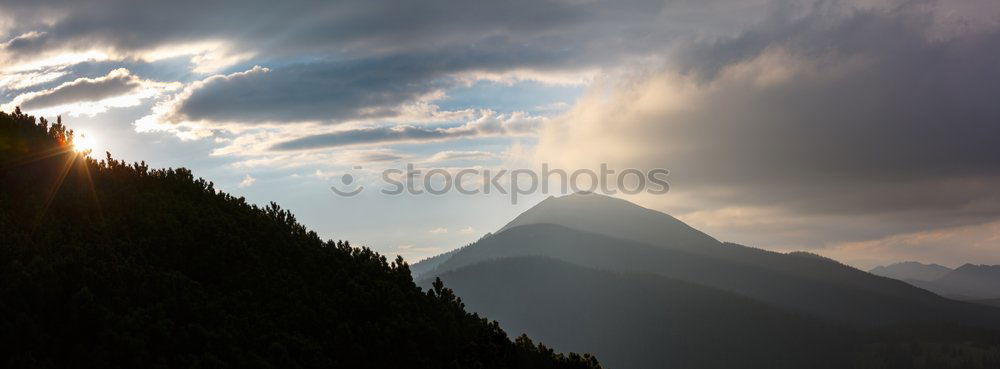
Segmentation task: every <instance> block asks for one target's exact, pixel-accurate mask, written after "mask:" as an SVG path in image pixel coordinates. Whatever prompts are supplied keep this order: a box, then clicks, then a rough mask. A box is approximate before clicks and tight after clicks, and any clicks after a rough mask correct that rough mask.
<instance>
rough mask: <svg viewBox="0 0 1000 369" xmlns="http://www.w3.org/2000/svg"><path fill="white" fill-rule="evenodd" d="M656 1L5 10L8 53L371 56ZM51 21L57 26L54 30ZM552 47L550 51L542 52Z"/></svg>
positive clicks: (15, 4)
mask: <svg viewBox="0 0 1000 369" xmlns="http://www.w3.org/2000/svg"><path fill="white" fill-rule="evenodd" d="M662 6H663V3H662V2H661V1H650V0H630V1H613V2H612V1H587V2H575V1H556V0H549V1H529V0H516V1H503V2H486V1H482V2H470V1H458V0H436V1H422V2H395V1H338V2H313V1H287V2H282V3H280V4H279V3H275V2H271V1H209V2H205V1H171V2H136V1H127V0H104V1H101V0H99V1H89V2H86V3H83V2H78V1H19V0H12V1H5V2H4V3H3V4H2V5H0V9H2V10H3V12H4V13H6V14H8V15H9V16H10V17H11V18H13V19H17V20H18V25H17V27H14V29H13V30H11V32H10V33H13V34H12V35H11V37H14V36H18V35H20V34H28V33H29V32H35V33H36V34H37V37H33V38H30V39H29V38H24V39H23V40H18V41H17V42H14V43H11V44H10V45H8V47H7V49H8V50H10V51H17V52H19V53H25V54H30V53H34V52H40V51H43V50H45V49H46V48H53V47H65V48H70V49H80V48H86V47H91V46H95V45H106V46H109V47H111V48H114V49H116V50H120V51H128V50H144V49H149V48H150V47H152V46H156V45H162V44H168V43H179V42H191V41H198V40H203V39H225V40H231V41H233V42H234V43H235V44H237V45H238V47H239V48H240V50H252V51H268V52H271V53H279V54H283V53H298V52H303V51H305V52H308V53H315V52H317V51H324V50H325V51H327V52H337V53H343V52H357V53H360V54H370V53H373V52H374V53H378V52H383V51H386V50H403V49H406V50H421V49H425V48H438V47H441V46H442V45H452V44H468V43H469V42H475V41H477V40H479V39H482V38H483V37H484V36H488V35H506V36H509V37H512V38H517V39H521V40H522V41H531V42H535V41H540V38H541V37H548V38H550V39H551V40H552V41H570V40H571V38H566V37H563V36H565V34H566V32H567V31H588V30H590V32H595V31H597V30H595V26H596V28H598V29H603V30H605V31H606V30H608V29H609V28H627V26H622V24H627V22H630V21H632V22H634V21H646V22H648V21H649V20H651V19H653V18H654V17H655V16H656V15H657V14H658V12H659V9H660V8H661V7H662ZM53 19H56V21H55V22H51V20H53ZM549 46H554V45H549Z"/></svg>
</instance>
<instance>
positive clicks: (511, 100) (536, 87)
mask: <svg viewBox="0 0 1000 369" xmlns="http://www.w3.org/2000/svg"><path fill="white" fill-rule="evenodd" d="M585 88H586V86H583V85H578V86H577V85H551V84H545V83H541V82H536V81H521V82H515V83H503V82H494V81H479V82H476V83H473V84H471V85H469V86H461V87H456V88H452V89H450V90H448V91H446V94H447V96H446V97H444V98H442V99H440V100H437V101H435V102H434V103H435V104H437V105H438V106H439V107H441V109H444V110H462V109H491V110H494V111H497V112H501V113H510V112H515V111H523V112H528V113H531V114H536V115H550V114H554V113H559V112H561V111H564V110H565V109H568V108H569V107H570V106H571V105H572V104H573V102H575V101H576V100H577V98H579V97H580V96H581V95H582V94H583V92H584V89H585Z"/></svg>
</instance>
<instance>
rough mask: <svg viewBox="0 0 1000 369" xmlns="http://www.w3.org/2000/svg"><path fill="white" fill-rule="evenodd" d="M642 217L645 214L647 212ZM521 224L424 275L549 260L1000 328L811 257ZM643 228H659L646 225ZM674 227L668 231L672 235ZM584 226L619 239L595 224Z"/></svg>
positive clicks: (819, 310) (778, 302)
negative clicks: (521, 259)
mask: <svg viewBox="0 0 1000 369" xmlns="http://www.w3.org/2000/svg"><path fill="white" fill-rule="evenodd" d="M591 196H593V197H591ZM597 196H598V195H588V196H587V197H588V200H587V201H588V202H589V203H590V204H595V203H596V204H598V205H597V206H599V207H600V206H604V205H606V204H612V206H614V207H615V208H619V209H620V208H625V209H630V208H638V207H637V206H634V205H631V206H623V205H622V204H620V203H619V202H620V201H621V200H614V199H612V200H613V201H608V200H599V201H594V202H591V200H590V199H593V198H599V197H597ZM560 200H568V201H567V202H571V203H574V204H578V203H579V201H578V200H579V198H574V197H569V199H565V198H559V199H548V200H545V201H544V202H543V203H542V204H540V205H539V206H540V207H547V208H549V209H552V208H556V206H553V205H552V204H553V202H560ZM562 208H569V206H563V207H562ZM639 209H642V208H639ZM532 210H535V209H532ZM532 210H529V211H528V213H533V215H532V219H531V221H546V220H551V221H552V222H551V223H564V224H575V225H577V226H582V225H581V224H582V223H581V222H579V221H578V220H579V219H585V218H587V217H586V216H583V215H579V214H581V213H586V212H588V210H587V209H586V208H585V207H577V208H575V209H573V211H570V212H569V213H573V214H577V215H575V216H574V219H573V220H574V221H572V222H565V221H562V219H560V217H561V216H562V215H563V214H565V213H561V212H555V213H552V214H551V218H543V217H541V216H539V214H541V213H543V212H540V211H532ZM595 212H597V213H603V214H605V215H608V216H611V217H612V218H614V219H617V220H613V221H609V223H613V224H618V222H619V221H620V220H622V219H630V221H629V222H627V223H629V224H630V227H632V226H634V224H637V222H639V221H631V220H632V219H634V218H636V217H635V216H634V214H624V215H622V216H613V215H614V214H611V213H613V212H611V211H608V209H604V208H599V209H596V210H595ZM630 212H631V210H630ZM640 213H647V214H648V212H647V211H646V210H642V211H640ZM650 215H651V217H654V218H662V217H661V216H659V215H656V214H650ZM519 219H520V220H519V221H516V222H512V225H508V226H507V227H505V228H504V230H503V231H501V232H498V233H497V234H494V235H492V236H490V237H485V238H483V239H481V240H480V241H478V242H476V243H473V244H472V245H470V246H467V247H464V248H462V249H459V250H456V251H455V252H453V253H452V254H451V255H450V256H449V257H448V258H447V259H446V260H444V261H443V262H440V261H439V264H438V265H437V267H436V268H434V269H433V270H431V271H430V272H427V273H424V274H423V276H435V275H441V274H443V273H446V272H447V271H449V270H455V269H458V268H462V267H465V266H469V265H472V264H476V263H479V262H483V261H489V260H495V259H500V258H505V257H515V256H546V257H551V258H555V259H558V260H563V261H567V262H571V263H575V264H578V265H582V266H587V267H593V268H599V269H605V270H611V271H619V272H641V273H653V274H658V275H662V276H666V277H669V278H674V279H678V280H682V281H688V282H691V283H697V284H701V285H705V286H709V287H713V288H718V289H721V290H725V291H729V292H732V293H737V294H741V295H744V296H748V297H752V298H754V299H757V300H760V301H762V302H766V303H769V304H772V305H774V306H777V307H781V308H784V309H787V310H789V311H793V312H796V313H800V314H809V315H814V316H817V317H822V318H826V319H834V320H839V321H844V322H849V323H852V324H857V325H862V326H871V325H887V324H892V323H896V322H903V321H918V320H920V321H924V320H942V321H958V322H966V323H970V324H973V323H974V324H987V325H989V326H996V327H1000V312H998V311H997V310H996V309H992V308H987V307H983V306H978V305H972V304H965V303H960V302H955V301H950V300H947V299H944V298H941V297H940V296H937V295H934V294H933V293H930V292H927V291H924V290H921V289H919V288H915V287H913V286H911V285H909V284H906V283H903V282H900V281H897V280H893V279H889V278H882V277H877V276H873V275H871V274H869V273H866V272H863V271H860V270H857V269H854V268H850V267H847V266H844V265H842V264H840V263H837V262H834V261H832V260H829V259H826V258H822V257H818V256H815V255H811V254H802V253H793V254H780V253H774V252H768V251H764V250H759V249H753V248H749V247H744V246H739V245H735V244H723V243H718V242H716V243H714V244H712V245H711V246H708V247H710V248H711V249H710V250H709V252H699V251H698V250H693V249H692V248H691V245H681V244H679V243H674V242H672V241H671V240H669V239H652V240H651V241H655V242H659V243H658V244H650V243H643V242H637V241H633V240H626V239H621V238H616V237H613V236H609V235H607V234H597V233H593V232H586V231H582V230H579V229H573V228H569V227H567V226H563V225H556V224H531V223H529V222H526V221H523V220H524V219H525V218H523V217H519ZM670 219H673V218H667V221H668V223H667V225H665V226H663V227H661V228H664V229H668V232H667V233H670V234H676V233H675V231H676V230H677V229H680V230H685V229H684V228H681V227H675V225H676V223H674V222H673V221H670ZM645 222H646V223H645V224H657V223H655V222H654V221H649V220H648V219H647V220H646V221H645ZM513 224H520V225H513ZM672 226H673V229H669V228H671V227H672ZM589 228H590V229H599V230H603V231H605V232H607V233H615V234H617V233H622V232H621V231H618V230H613V229H608V228H600V227H596V226H595V227H589ZM655 232H657V231H650V232H647V233H648V234H647V235H646V236H643V238H647V239H649V235H651V234H653V233H655ZM698 234H700V232H698V233H694V234H693V235H692V234H690V233H689V234H688V236H686V237H687V238H685V239H687V240H690V239H695V240H698V241H699V242H710V241H712V240H706V239H704V238H703V237H700V236H697V235H698ZM632 238H640V237H632ZM675 245H678V246H677V247H675ZM417 265H418V266H419V265H420V263H418V264H417Z"/></svg>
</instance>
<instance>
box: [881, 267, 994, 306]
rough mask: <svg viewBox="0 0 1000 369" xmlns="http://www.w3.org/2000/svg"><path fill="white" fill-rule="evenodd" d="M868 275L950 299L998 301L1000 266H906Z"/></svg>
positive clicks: (883, 268) (884, 268)
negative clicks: (950, 267)
mask: <svg viewBox="0 0 1000 369" xmlns="http://www.w3.org/2000/svg"><path fill="white" fill-rule="evenodd" d="M942 268H943V269H942ZM871 272H872V273H873V274H878V275H883V276H886V277H889V278H895V279H899V280H901V281H905V282H907V283H910V284H912V285H914V286H917V287H920V288H923V289H926V290H928V291H932V292H934V293H937V294H939V295H942V296H945V297H949V298H953V299H958V300H967V301H981V300H995V299H1000V265H975V264H965V265H962V266H961V267H958V268H956V269H954V270H952V269H949V268H946V267H943V266H940V265H934V264H931V265H928V264H920V263H912V262H909V263H897V264H893V265H889V266H881V267H877V268H875V269H872V271H871Z"/></svg>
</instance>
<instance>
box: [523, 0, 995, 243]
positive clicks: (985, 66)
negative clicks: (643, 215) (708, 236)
mask: <svg viewBox="0 0 1000 369" xmlns="http://www.w3.org/2000/svg"><path fill="white" fill-rule="evenodd" d="M920 4H925V3H914V4H910V5H909V6H902V7H898V8H893V9H891V10H872V11H851V12H845V13H844V14H843V15H837V16H830V14H829V13H828V12H826V11H825V10H822V9H820V10H816V11H815V12H813V13H810V14H807V15H806V16H800V17H790V18H782V19H775V20H770V21H768V22H765V23H763V24H762V25H761V26H760V27H758V28H755V29H752V30H749V31H747V32H744V33H742V34H741V35H739V36H737V37H733V38H728V39H719V40H715V41H710V42H704V43H698V44H695V45H691V46H689V47H688V48H686V49H684V50H681V51H680V52H679V53H678V55H680V56H681V57H679V58H677V59H676V60H673V63H672V64H671V66H670V67H668V68H666V69H664V70H661V71H658V72H656V73H652V75H653V76H646V77H644V78H645V80H643V81H640V82H638V86H640V87H639V88H631V87H635V86H632V85H627V86H629V87H630V88H629V89H624V90H623V91H622V92H621V96H619V97H618V98H617V99H616V100H614V102H613V103H610V104H608V105H607V106H605V107H603V108H588V107H587V106H586V105H583V106H581V107H579V108H578V109H577V110H576V111H575V112H571V114H570V115H568V116H567V117H566V118H565V119H562V120H561V123H560V124H559V125H557V126H556V127H553V128H552V129H550V130H548V131H547V132H552V133H553V134H554V136H553V138H551V139H547V138H544V137H543V139H542V141H543V145H550V147H549V148H547V152H549V153H553V154H554V155H564V156H566V157H573V156H574V153H575V152H576V150H583V149H575V147H582V146H578V145H582V144H583V142H587V143H588V144H589V146H587V147H595V146H596V147H606V148H607V149H608V150H609V152H608V153H607V154H606V155H603V158H605V159H606V158H620V157H622V156H623V153H629V154H628V157H629V158H630V159H628V160H625V161H627V163H624V164H623V165H637V166H644V167H666V168H670V170H671V178H672V180H671V185H672V189H677V190H678V191H683V190H684V189H685V188H686V189H689V190H690V191H694V192H692V193H691V194H692V196H699V197H700V198H701V200H702V202H701V203H700V204H699V205H697V206H699V207H705V208H708V207H726V206H758V207H777V208H781V209H783V210H786V211H790V212H792V214H800V215H802V216H815V215H844V216H860V215H872V214H892V215H891V217H887V218H884V219H885V224H884V226H883V227H881V229H879V230H878V231H879V232H883V234H884V232H893V231H913V230H918V229H927V228H928V227H931V228H933V227H941V226H949V225H961V224H972V223H979V222H985V221H990V220H993V219H996V218H997V217H998V216H1000V193H998V192H997V191H996V188H1000V145H997V144H996V139H997V138H998V137H1000V104H997V103H996V101H995V100H996V96H1000V28H998V27H997V25H996V24H995V21H994V23H993V24H992V25H991V26H990V27H988V28H983V29H973V30H969V29H966V28H962V27H958V28H957V29H955V28H950V26H951V25H949V24H942V23H941V21H940V19H939V18H936V15H934V14H931V13H929V12H927V11H926V9H925V8H923V7H920V6H919V5H920ZM943 4H944V5H946V3H943ZM982 11H983V12H991V13H990V14H998V12H997V7H996V6H992V7H984V8H983V9H982ZM636 91H639V92H636ZM654 101H660V102H661V105H662V106H667V107H668V108H659V107H656V106H655V105H656V104H655V103H653V102H654ZM675 101H681V103H676V102H675ZM651 104H652V105H654V107H650V105H651ZM588 129H592V130H594V131H593V133H592V134H590V135H584V136H582V137H581V138H580V141H569V142H565V143H561V142H560V140H561V138H560V137H559V134H560V133H561V132H567V130H579V131H587V130H588ZM579 155H580V156H583V157H587V156H588V154H587V153H579ZM591 157H594V156H591ZM594 158H595V159H597V160H600V159H601V158H602V156H596V157H594ZM697 189H702V190H703V191H701V192H699V191H697ZM895 226H898V227H899V228H897V229H893V227H895ZM868 236H875V235H871V234H862V232H854V233H853V234H852V233H845V234H843V235H840V236H838V237H868ZM827 239H829V238H827Z"/></svg>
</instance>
